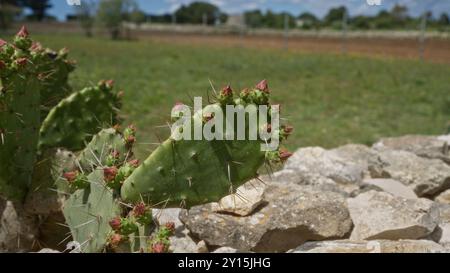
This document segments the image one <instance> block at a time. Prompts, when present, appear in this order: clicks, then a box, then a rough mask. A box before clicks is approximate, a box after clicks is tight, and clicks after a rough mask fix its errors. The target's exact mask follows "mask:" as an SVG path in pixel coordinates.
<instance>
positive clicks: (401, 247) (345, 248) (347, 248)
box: [290, 240, 446, 253]
mask: <svg viewBox="0 0 450 273" xmlns="http://www.w3.org/2000/svg"><path fill="white" fill-rule="evenodd" d="M290 252H291V253H445V252H446V250H445V248H443V247H442V246H440V245H438V244H436V243H435V242H432V241H426V240H417V241H416V240H400V241H385V240H380V241H349V240H345V241H325V242H308V243H306V244H304V245H302V246H300V247H298V248H296V249H294V250H292V251H290Z"/></svg>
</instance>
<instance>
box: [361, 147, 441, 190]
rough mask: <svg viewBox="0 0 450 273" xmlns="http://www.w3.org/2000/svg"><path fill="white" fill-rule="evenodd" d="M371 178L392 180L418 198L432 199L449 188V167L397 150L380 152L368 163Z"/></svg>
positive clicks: (433, 160)
mask: <svg viewBox="0 0 450 273" xmlns="http://www.w3.org/2000/svg"><path fill="white" fill-rule="evenodd" d="M369 168H370V171H371V175H372V177H373V178H392V179H395V180H397V181H399V182H401V183H403V184H404V185H407V186H409V187H411V188H412V189H413V190H414V192H415V193H416V194H417V195H418V196H419V197H424V196H426V197H432V196H434V195H436V194H439V193H440V192H442V191H445V190H447V189H449V188H450V166H449V165H447V164H445V163H444V162H442V161H441V160H438V159H425V158H422V157H418V156H416V155H415V154H413V153H410V152H405V151H397V150H386V151H381V152H380V153H379V156H378V158H377V159H376V160H373V161H371V162H370V167H369Z"/></svg>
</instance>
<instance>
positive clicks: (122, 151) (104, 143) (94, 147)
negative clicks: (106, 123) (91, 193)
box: [78, 128, 131, 172]
mask: <svg viewBox="0 0 450 273" xmlns="http://www.w3.org/2000/svg"><path fill="white" fill-rule="evenodd" d="M113 152H117V154H118V156H117V158H115V159H114V161H116V164H117V165H121V164H122V163H123V162H125V161H126V160H127V159H130V157H131V152H130V150H129V147H128V146H127V145H126V143H125V140H124V138H123V136H122V134H120V133H119V132H117V131H116V130H115V129H113V128H110V129H104V130H102V131H100V133H98V134H97V135H96V136H94V138H93V139H92V141H91V142H90V143H89V144H88V145H87V146H86V148H85V149H84V150H83V151H82V152H81V154H80V155H79V156H78V162H79V163H80V166H81V168H82V169H83V171H85V172H91V171H92V170H93V169H95V168H96V167H104V166H109V165H110V164H109V163H110V162H108V161H110V160H111V157H112V153H113ZM114 165H115V164H114Z"/></svg>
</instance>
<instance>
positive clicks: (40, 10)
mask: <svg viewBox="0 0 450 273" xmlns="http://www.w3.org/2000/svg"><path fill="white" fill-rule="evenodd" d="M19 2H20V3H21V5H22V6H24V7H27V8H29V9H31V11H32V12H33V14H32V15H31V16H29V18H30V19H33V20H36V21H42V20H44V19H46V18H48V17H47V10H48V9H50V8H51V7H52V6H53V5H52V4H51V3H50V0H21V1H19Z"/></svg>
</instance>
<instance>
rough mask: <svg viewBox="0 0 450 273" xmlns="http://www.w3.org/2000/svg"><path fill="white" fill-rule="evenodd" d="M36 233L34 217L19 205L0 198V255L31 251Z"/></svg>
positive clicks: (36, 226)
mask: <svg viewBox="0 0 450 273" xmlns="http://www.w3.org/2000/svg"><path fill="white" fill-rule="evenodd" d="M38 233H39V231H38V219H37V218H36V217H35V216H33V215H30V214H28V213H27V212H26V211H25V210H24V209H23V206H22V205H21V204H18V203H16V202H11V201H7V200H5V199H3V198H2V197H0V253H2V252H29V251H31V250H32V248H33V244H34V243H35V241H36V239H37V236H38Z"/></svg>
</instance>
